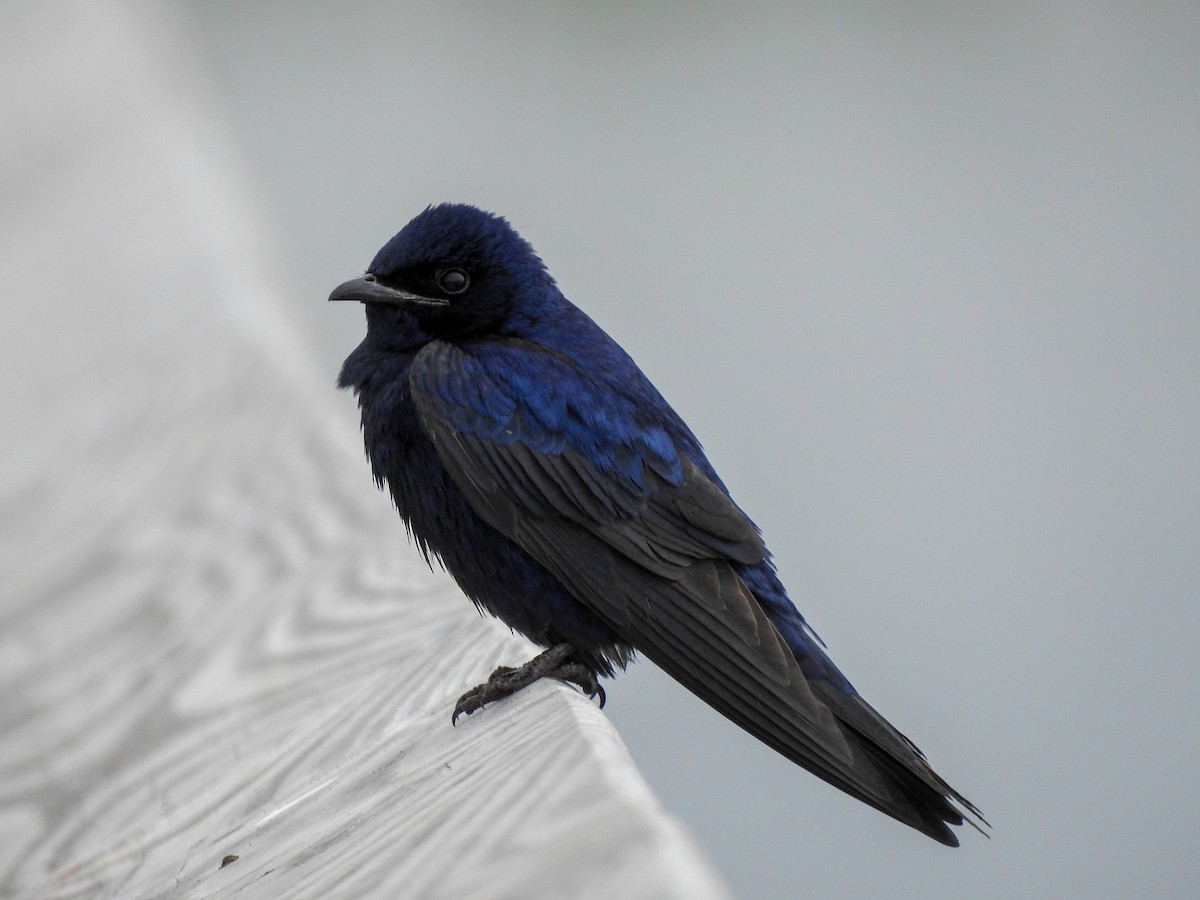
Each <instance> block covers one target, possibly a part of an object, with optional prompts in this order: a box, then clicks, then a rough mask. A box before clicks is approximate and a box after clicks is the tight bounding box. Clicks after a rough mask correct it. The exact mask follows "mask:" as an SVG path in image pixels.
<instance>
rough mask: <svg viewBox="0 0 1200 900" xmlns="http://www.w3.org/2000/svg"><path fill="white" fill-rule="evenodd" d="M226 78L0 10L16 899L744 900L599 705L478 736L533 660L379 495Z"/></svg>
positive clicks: (136, 36)
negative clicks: (276, 266)
mask: <svg viewBox="0 0 1200 900" xmlns="http://www.w3.org/2000/svg"><path fill="white" fill-rule="evenodd" d="M196 68H197V67H196V63H195V60H194V59H192V57H191V51H190V49H189V47H188V45H187V42H186V41H185V40H182V39H181V38H180V37H179V34H178V32H176V31H175V29H174V26H173V23H172V20H171V14H170V12H169V11H164V10H163V9H162V8H160V7H158V6H152V5H149V4H146V5H138V4H117V3H114V4H83V3H80V4H73V5H62V6H58V5H55V4H40V5H28V6H27V7H25V8H23V9H13V8H7V7H6V9H5V11H4V12H3V13H0V72H2V73H3V76H4V81H5V83H6V84H7V85H10V86H15V90H8V91H6V92H4V94H3V95H2V96H0V120H2V123H3V124H2V125H0V131H2V132H3V134H4V135H5V137H4V141H5V144H4V152H3V155H0V200H2V202H0V290H2V292H3V298H4V300H3V302H4V328H3V329H0V366H2V367H3V369H2V371H0V374H2V378H0V413H2V416H3V422H4V429H5V436H4V440H3V443H2V444H0V531H2V536H3V539H2V540H0V578H2V580H0V896H3V897H47V898H66V897H92V896H98V897H208V896H238V897H538V896H546V897H602V896H604V897H609V896H623V897H639V896H645V897H659V896H666V897H671V896H677V897H706V896H722V895H723V894H724V890H723V888H722V887H721V886H720V884H719V882H718V881H717V879H716V877H715V876H714V875H713V873H712V872H711V870H710V868H709V867H708V865H707V864H706V863H705V862H704V860H703V859H702V858H700V857H699V855H698V853H697V852H696V850H695V849H694V847H693V846H692V844H691V843H690V841H689V840H688V839H687V838H686V837H685V836H684V835H683V834H682V833H681V831H680V830H679V828H678V827H677V826H676V825H675V823H674V822H673V821H672V820H671V819H669V817H667V816H666V815H665V814H664V813H663V811H662V810H661V808H660V807H659V806H658V804H657V802H656V801H655V799H654V798H653V797H652V796H651V795H650V793H649V791H648V789H647V788H646V787H645V785H644V783H643V782H642V781H641V779H640V777H639V776H638V774H637V772H636V770H635V769H634V768H633V765H632V762H631V761H630V759H629V757H628V755H627V753H626V752H625V750H624V748H623V746H622V745H621V743H620V741H619V739H618V738H617V737H616V735H615V733H614V732H613V730H612V728H611V727H610V726H609V725H608V723H607V720H606V719H605V718H604V717H603V715H602V714H601V713H600V712H599V711H598V710H596V709H595V708H594V707H593V706H591V705H590V704H589V703H588V702H587V701H586V700H584V699H583V698H582V697H580V696H579V695H578V694H576V693H575V692H572V691H571V690H569V689H567V688H565V687H562V686H558V685H549V684H542V685H537V686H535V687H534V688H532V689H530V690H527V691H525V692H523V693H522V694H521V695H519V696H517V697H515V698H513V699H511V700H509V701H504V702H502V703H499V704H497V705H495V706H494V707H492V708H489V709H488V710H486V711H485V712H484V713H482V714H479V715H476V716H474V717H472V718H471V719H469V720H467V721H465V722H462V723H460V725H459V727H458V728H456V729H452V728H451V726H450V709H451V706H452V703H453V700H454V699H455V698H456V697H457V696H458V694H459V693H461V692H462V690H463V689H465V688H466V687H468V686H469V685H470V684H472V683H474V682H475V681H476V680H480V679H482V678H483V677H485V676H486V674H487V673H488V672H489V671H490V670H491V668H492V667H494V666H495V665H496V664H498V663H500V662H509V663H513V662H519V661H522V660H523V659H525V658H526V657H527V656H528V655H530V654H531V653H532V652H533V648H532V647H531V646H530V645H529V644H527V643H526V642H525V641H523V640H521V639H518V638H516V637H513V636H512V635H511V634H510V633H509V632H508V631H507V630H506V629H503V628H502V627H500V626H499V625H497V624H495V623H493V622H490V621H484V620H482V619H480V618H479V617H478V616H477V615H476V614H475V612H474V611H473V610H472V608H471V607H470V604H469V603H468V602H467V601H466V600H465V599H464V598H463V597H462V596H461V594H459V592H458V591H457V589H456V588H455V587H454V585H453V584H452V583H451V582H450V581H449V579H447V578H446V577H445V576H444V575H443V574H441V573H440V572H439V573H431V572H430V571H429V570H428V569H427V568H425V567H424V565H423V563H421V561H420V558H419V556H418V555H417V554H416V552H415V551H414V550H412V549H411V548H409V547H408V546H407V542H406V540H405V537H404V534H403V529H402V528H401V526H400V524H399V520H398V518H397V517H396V515H395V513H394V512H393V511H392V510H391V509H390V508H389V506H388V504H387V502H386V500H385V498H384V497H383V495H382V494H380V493H378V492H376V491H375V490H374V488H373V486H372V485H371V482H370V477H369V474H368V470H367V466H366V464H365V462H364V461H363V458H362V451H361V446H360V445H359V444H358V436H357V423H356V420H355V418H354V415H353V412H352V402H351V400H350V398H349V397H345V396H341V397H339V396H336V395H335V394H334V392H333V389H332V386H331V384H330V382H332V375H331V374H330V377H328V378H326V379H324V380H323V381H322V380H319V379H318V378H317V377H316V376H315V375H314V373H313V372H312V371H311V370H310V367H311V365H312V364H311V362H310V360H311V359H312V355H311V354H310V353H308V352H307V351H306V350H305V347H304V341H303V338H302V337H301V335H300V334H298V333H297V332H296V330H295V329H293V328H292V326H291V324H290V323H289V322H288V319H287V316H286V314H285V309H286V305H285V303H284V302H283V301H282V300H280V299H279V296H280V287H281V285H285V284H286V279H285V278H283V277H282V276H281V275H280V273H278V272H277V271H275V272H273V271H272V269H271V264H270V262H269V261H270V260H272V259H281V258H285V256H284V254H282V253H277V252H276V251H277V248H274V247H272V246H271V244H270V241H269V240H268V239H267V238H265V237H264V234H265V231H264V230H263V229H261V228H260V227H259V226H258V224H257V223H256V221H255V219H254V216H253V215H252V212H251V210H250V209H249V208H248V206H247V205H246V204H245V202H244V200H243V199H242V198H243V197H244V196H245V190H244V185H242V184H241V183H240V182H239V175H238V168H237V166H236V163H235V162H233V161H232V160H233V159H234V154H233V153H232V152H231V151H230V149H229V148H230V146H231V142H230V141H229V140H228V138H227V137H226V131H225V128H224V125H223V123H222V120H221V118H220V115H219V113H218V112H217V111H215V110H214V109H213V108H212V107H211V106H210V105H209V103H208V101H206V99H205V96H204V94H203V92H202V91H200V90H198V89H197V87H196V86H195V85H196V79H195V71H196ZM321 300H322V298H320V297H306V298H291V299H290V300H289V302H290V303H316V302H321ZM223 861H224V865H223V864H222V863H223Z"/></svg>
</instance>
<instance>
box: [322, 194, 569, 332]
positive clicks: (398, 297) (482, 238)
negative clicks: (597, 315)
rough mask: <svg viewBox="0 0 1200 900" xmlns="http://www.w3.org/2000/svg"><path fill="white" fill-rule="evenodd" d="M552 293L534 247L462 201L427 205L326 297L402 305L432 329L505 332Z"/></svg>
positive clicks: (505, 225) (551, 282) (554, 293)
mask: <svg viewBox="0 0 1200 900" xmlns="http://www.w3.org/2000/svg"><path fill="white" fill-rule="evenodd" d="M556 296H557V289H556V288H555V286H554V280H553V279H552V278H551V277H550V275H549V273H548V272H547V271H546V267H545V265H544V264H543V263H542V261H541V259H539V258H538V255H537V254H536V253H534V251H533V247H531V246H530V245H529V243H528V242H527V241H525V239H524V238H522V237H521V236H520V235H519V234H517V232H516V231H514V230H513V228H512V226H511V225H509V224H508V222H506V221H505V220H504V219H502V218H501V217H500V216H497V215H493V214H492V213H488V212H484V211H483V210H481V209H477V208H476V207H474V206H468V205H466V204H461V203H443V204H440V205H438V206H431V207H428V208H427V209H426V210H425V211H424V212H422V213H421V214H420V215H418V216H417V217H416V218H414V219H413V220H412V221H411V222H409V223H408V224H407V225H405V226H404V228H402V229H401V230H400V232H399V233H398V234H397V235H396V236H395V237H393V238H392V239H391V240H390V241H388V242H387V243H386V244H384V246H383V248H382V249H381V250H380V251H379V252H378V253H377V254H376V255H375V259H374V260H372V262H371V265H370V267H369V268H368V269H367V274H366V275H365V276H364V277H363V278H357V279H354V280H353V281H348V282H346V283H345V284H343V285H341V286H340V287H338V288H337V289H336V290H335V291H334V292H333V293H332V294H331V295H330V297H329V299H330V300H359V301H361V302H363V303H366V304H368V307H370V305H371V304H385V305H394V306H400V307H402V308H404V309H405V310H407V311H408V312H409V313H411V314H412V315H413V316H415V317H416V318H417V320H418V321H419V322H420V324H421V327H422V328H423V329H425V330H426V331H427V332H429V333H430V334H432V335H469V334H480V333H490V332H503V331H505V326H506V325H507V324H509V323H510V321H511V320H512V319H513V318H514V315H516V316H517V317H519V318H526V317H528V316H530V315H531V314H532V315H533V316H534V317H535V318H536V317H537V314H538V311H539V308H540V307H541V306H543V305H544V304H546V303H547V302H550V301H551V300H552V298H554V297H556Z"/></svg>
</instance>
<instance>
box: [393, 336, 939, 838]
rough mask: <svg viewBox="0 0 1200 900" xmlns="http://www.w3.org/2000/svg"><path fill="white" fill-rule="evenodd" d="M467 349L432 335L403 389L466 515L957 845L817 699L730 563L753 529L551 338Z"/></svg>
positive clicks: (832, 771) (666, 662)
mask: <svg viewBox="0 0 1200 900" xmlns="http://www.w3.org/2000/svg"><path fill="white" fill-rule="evenodd" d="M472 349H473V348H472ZM472 349H468V348H464V347H461V346H458V345H455V344H452V343H449V342H444V341H435V342H433V343H431V344H429V345H428V346H426V347H425V348H424V349H423V350H422V351H421V352H420V353H419V354H418V355H417V357H416V359H415V360H414V363H413V366H412V369H411V373H410V384H411V388H412V392H413V398H414V400H415V402H416V406H417V410H418V412H419V415H420V420H421V424H422V426H423V428H424V429H425V431H426V432H427V433H428V435H429V437H430V438H431V440H432V441H433V444H434V446H435V447H436V448H437V451H438V454H439V456H440V458H441V460H442V462H443V464H444V465H445V466H446V468H447V470H448V471H449V472H450V474H451V476H452V477H453V479H454V481H455V483H456V484H457V485H458V487H459V488H460V489H461V490H462V491H463V493H464V495H465V496H466V497H467V499H468V501H469V502H470V504H471V506H472V508H474V510H475V511H476V513H478V514H479V516H480V517H481V518H483V519H484V521H486V522H487V523H488V524H489V525H491V526H492V527H494V528H496V529H497V530H498V531H499V532H501V533H502V534H504V535H505V536H506V537H508V538H509V539H510V540H512V541H513V542H515V543H516V544H517V545H519V546H520V547H521V548H523V549H524V550H525V551H526V552H528V553H529V554H530V555H531V556H533V557H534V558H535V559H537V560H538V561H539V562H540V563H541V564H542V565H544V566H545V567H546V568H547V569H548V570H549V571H550V572H552V573H553V574H554V575H555V577H557V578H558V579H559V580H560V581H561V582H562V583H563V584H564V585H565V586H566V587H567V588H568V589H569V590H570V591H571V592H572V593H573V594H574V595H575V596H576V597H578V598H579V599H581V600H582V601H583V602H585V603H587V604H588V606H589V607H591V608H592V609H593V610H594V611H595V612H596V613H597V614H598V615H599V616H600V617H601V618H603V619H604V620H605V621H606V622H607V623H608V624H609V625H610V627H612V628H613V630H614V631H616V632H617V634H619V635H620V636H621V638H622V639H624V640H625V641H627V642H628V643H629V644H631V645H632V646H633V647H634V648H636V649H637V650H638V651H639V652H641V653H643V654H644V655H645V656H647V657H648V658H649V659H651V660H653V661H654V662H655V663H657V664H658V665H659V666H660V667H662V668H663V669H664V670H665V671H667V672H668V673H669V674H670V675H671V676H672V677H674V678H675V679H676V680H677V681H679V682H680V683H681V684H683V685H684V686H685V687H687V688H688V689H689V690H691V691H692V692H693V693H695V694H697V695H698V696H699V697H701V698H702V699H703V700H705V701H706V702H707V703H709V704H710V705H712V706H713V707H714V708H716V709H717V710H719V711H720V712H721V713H723V714H724V715H725V716H727V717H728V718H730V719H732V720H733V721H734V722H736V723H737V724H738V725H740V726H741V727H743V728H745V729H746V730H747V731H749V732H750V733H752V734H754V735H755V736H756V737H758V738H759V739H760V740H762V741H764V742H765V743H766V744H768V745H770V746H771V747H773V748H774V749H776V750H777V751H779V752H780V753H782V754H784V755H785V756H787V757H788V758H790V759H792V760H793V761H795V762H797V763H799V764H801V765H803V766H804V767H805V768H807V769H809V770H810V771H812V772H813V773H814V774H816V775H818V776H820V777H821V778H824V779H825V780H827V781H829V782H831V783H832V784H834V785H836V786H837V787H839V788H841V789H842V790H844V791H846V792H847V793H850V794H852V795H853V796H855V797H858V798H859V799H861V800H863V801H865V802H867V803H869V804H870V805H872V806H875V807H876V808H878V809H880V810H882V811H884V812H887V813H888V814H890V815H893V816H895V817H897V818H900V819H901V820H902V821H905V822H907V823H908V824H910V825H913V826H914V827H916V828H918V829H920V830H922V831H925V832H926V833H928V834H931V836H933V837H936V838H937V839H938V840H943V841H945V842H947V843H957V841H956V840H954V837H953V834H952V832H950V831H949V829H948V828H946V826H945V825H944V824H943V821H942V819H949V820H950V821H954V819H953V816H954V813H955V811H954V810H953V808H952V807H949V806H948V805H946V804H944V803H943V804H942V805H943V806H945V810H939V811H938V814H937V815H935V816H933V817H932V818H933V819H934V820H935V821H931V816H930V815H929V812H928V810H921V809H920V808H919V807H921V806H923V805H924V804H921V803H918V802H916V800H917V799H918V798H915V797H911V796H908V794H909V791H908V790H907V789H906V786H905V784H904V783H903V782H902V781H901V782H898V781H897V780H896V779H895V778H892V777H889V776H888V775H887V774H886V773H884V772H881V771H880V768H879V765H878V763H877V762H873V761H872V760H871V759H869V758H868V757H870V755H871V754H870V752H868V750H864V748H863V747H862V746H861V745H860V743H859V742H858V741H857V740H855V738H854V737H853V735H849V736H848V733H847V731H846V730H844V728H843V727H842V726H841V725H840V724H839V722H838V720H837V718H836V716H835V715H834V713H833V712H832V711H831V709H830V707H829V706H828V705H827V704H826V703H825V702H823V701H822V700H821V699H820V698H819V697H818V696H817V695H816V694H814V691H813V688H812V687H811V686H810V685H809V683H808V681H807V680H806V678H805V676H804V674H803V673H802V672H801V670H800V667H799V665H798V664H797V662H796V659H795V657H794V656H793V654H792V652H791V650H790V649H789V648H788V646H787V644H786V643H785V641H784V640H783V638H782V637H781V636H780V634H779V632H778V631H777V630H776V629H775V627H774V626H773V625H772V623H771V621H770V619H769V618H768V617H767V615H766V613H765V612H764V611H763V609H762V607H761V606H760V604H759V603H758V601H757V600H756V599H755V598H754V596H753V594H752V593H751V592H750V590H749V589H748V588H747V587H746V585H745V584H744V583H743V582H742V580H741V578H739V577H738V575H737V572H736V570H735V568H734V564H735V563H741V564H747V565H748V564H753V563H755V562H758V561H760V560H761V559H762V558H763V555H764V553H765V550H764V547H763V544H762V540H761V538H760V537H759V535H758V532H757V530H756V529H755V527H754V525H753V524H752V523H751V522H750V520H749V519H748V518H747V517H746V516H745V514H744V513H743V512H742V511H741V510H740V509H739V508H738V507H737V505H736V504H735V503H734V502H733V501H732V500H731V499H730V498H729V497H728V495H727V494H726V493H725V492H724V491H723V490H722V489H721V488H720V487H718V486H717V485H715V484H714V483H713V482H712V480H710V479H709V478H708V477H707V476H706V475H705V474H704V473H703V472H702V471H701V470H700V469H699V468H698V467H697V466H696V465H695V464H693V463H692V462H691V461H690V460H688V459H687V458H686V457H684V456H683V455H682V454H681V453H679V452H678V450H677V449H676V447H675V445H674V442H673V441H672V440H671V438H670V437H669V435H668V434H667V433H666V432H665V430H663V429H662V428H661V426H659V425H657V424H655V423H654V422H652V421H648V420H646V419H645V418H643V417H642V413H641V412H640V411H639V410H638V409H637V407H636V405H635V404H634V403H632V402H631V401H629V400H627V399H626V398H623V397H622V396H620V395H619V394H618V393H617V392H615V391H614V390H613V389H612V388H611V386H609V385H608V384H606V383H604V382H603V381H601V380H600V379H598V378H596V377H594V376H592V375H590V374H589V373H587V372H584V371H582V370H581V369H580V368H579V367H578V366H576V365H575V364H574V363H572V362H571V361H570V360H569V359H566V358H565V357H562V356H560V355H559V354H556V353H554V352H552V351H549V350H546V349H545V348H542V347H539V346H537V345H534V344H531V343H528V342H524V341H519V340H506V341H495V340H493V341H490V342H489V343H488V345H487V347H486V348H484V350H485V352H472ZM819 688H824V686H823V685H822V686H819ZM819 692H820V693H822V694H824V693H825V691H824V690H823V689H822V690H820V691H819ZM935 777H936V776H935ZM939 799H940V798H939ZM959 823H961V819H959V820H958V821H957V822H955V824H959Z"/></svg>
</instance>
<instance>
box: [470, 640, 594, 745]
mask: <svg viewBox="0 0 1200 900" xmlns="http://www.w3.org/2000/svg"><path fill="white" fill-rule="evenodd" d="M571 650H572V648H571V645H570V644H555V645H554V646H553V647H551V648H550V649H549V650H547V651H545V652H544V653H541V654H539V655H538V656H535V657H534V658H533V659H531V660H530V661H529V662H527V663H525V665H523V666H518V667H516V668H513V667H512V666H497V667H496V669H495V670H494V671H493V672H492V674H491V675H490V676H489V677H488V680H487V681H485V682H484V683H483V684H478V685H476V686H475V687H473V688H471V690H469V691H467V692H466V693H465V694H463V695H462V696H461V697H459V698H458V702H457V703H456V704H454V712H453V714H452V715H451V716H450V724H451V725H457V724H458V717H459V716H462V715H467V716H469V715H470V714H471V713H473V712H475V711H476V710H479V709H483V707H484V706H486V705H487V704H488V703H491V702H492V701H493V700H502V699H503V698H505V697H508V696H510V695H511V694H515V693H516V692H517V691H519V690H521V688H524V687H528V686H529V685H531V684H533V683H534V682H535V681H538V680H540V679H542V678H557V679H558V680H559V681H564V682H566V683H567V684H573V685H575V686H576V687H578V688H579V689H580V690H582V691H583V692H584V693H585V694H587V696H588V698H589V699H595V698H596V697H599V698H600V708H601V709H604V702H605V700H606V699H607V698H606V696H605V693H604V688H603V687H601V686H600V683H599V682H598V681H597V680H596V673H595V672H593V671H592V670H591V669H589V668H588V667H587V666H585V665H583V664H582V663H578V662H568V661H567V659H568V657H569V656H570V655H571Z"/></svg>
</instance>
